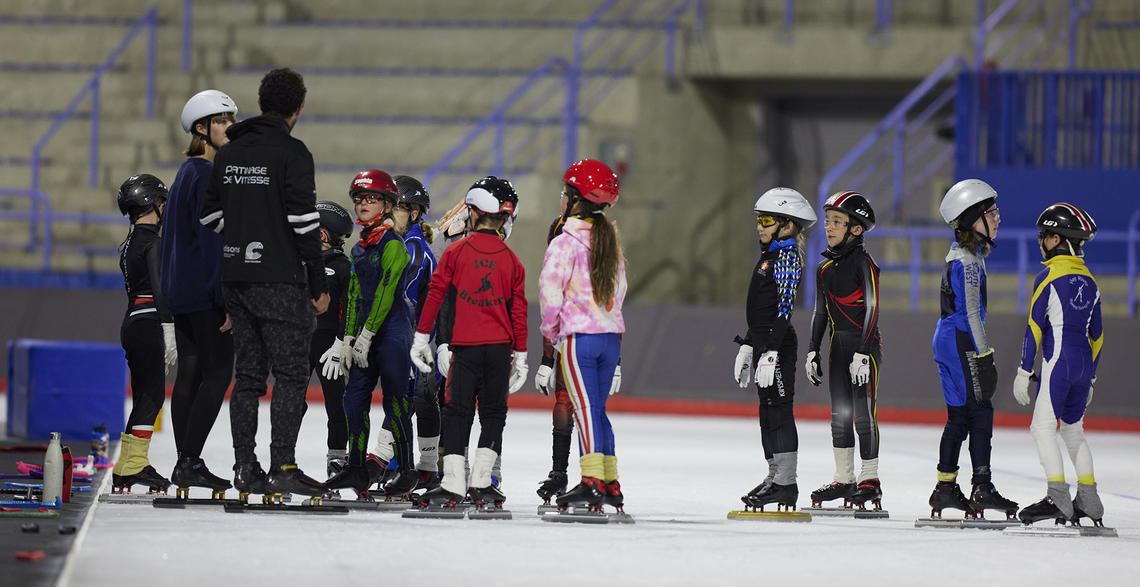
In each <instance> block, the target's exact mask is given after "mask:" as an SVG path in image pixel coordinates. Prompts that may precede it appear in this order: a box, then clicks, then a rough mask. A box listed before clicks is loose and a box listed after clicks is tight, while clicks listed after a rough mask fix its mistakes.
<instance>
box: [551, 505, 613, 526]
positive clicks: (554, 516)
mask: <svg viewBox="0 0 1140 587" xmlns="http://www.w3.org/2000/svg"><path fill="white" fill-rule="evenodd" d="M539 515H540V516H541V517H542V521H544V522H569V523H579V524H632V523H634V520H633V516H631V515H629V514H627V513H625V512H624V511H621V510H618V511H614V512H606V511H604V510H602V507H601V506H588V505H581V506H566V507H557V506H556V507H555V508H554V510H553V511H547V512H546V513H540V514H539Z"/></svg>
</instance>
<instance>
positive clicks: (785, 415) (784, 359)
mask: <svg viewBox="0 0 1140 587" xmlns="http://www.w3.org/2000/svg"><path fill="white" fill-rule="evenodd" d="M753 211H755V212H756V232H757V233H759V235H760V244H761V246H763V248H764V251H763V252H762V253H761V254H760V260H759V261H757V262H756V268H755V269H754V270H753V271H752V281H751V282H750V283H749V285H748V298H747V305H746V307H745V315H746V317H747V320H748V332H747V334H746V335H745V336H744V338H741V337H739V336H737V337H736V342H737V343H739V344H740V350H739V351H738V352H737V354H736V362H735V364H734V365H733V372H732V374H733V378H735V379H736V382H737V384H739V385H740V387H741V388H742V389H743V388H746V387H748V383H749V381H750V380H751V379H752V374H753V373H754V374H755V381H756V390H757V393H758V394H759V399H760V408H759V419H760V441H761V444H762V445H763V447H764V458H765V459H767V461H768V477H767V478H765V479H764V481H763V482H762V483H760V484H759V485H757V486H756V487H755V488H753V489H752V491H749V492H748V493H747V494H746V495H744V496H743V497H741V498H740V500H741V501H743V502H744V505H746V506H748V507H753V508H762V507H764V506H765V505H767V504H769V503H776V504H777V506H776V507H777V508H779V507H780V506H784V507H787V508H794V507H795V506H796V499H798V498H799V488H798V487H797V486H796V465H797V454H796V453H797V451H798V450H799V437H798V435H797V434H796V421H795V417H794V415H793V414H792V402H793V400H794V394H795V389H796V353H797V352H798V349H797V348H796V345H797V340H796V330H795V328H793V327H792V324H791V318H792V310H793V308H794V307H795V299H796V288H797V287H799V284H800V276H801V274H802V272H803V262H804V258H803V255H804V253H803V247H804V242H805V236H804V231H806V230H808V229H810V228H811V227H812V226H814V225H815V221H816V214H815V210H813V209H812V206H811V204H808V202H807V200H806V199H804V197H803V196H802V195H801V194H800V193H799V192H797V191H796V190H793V189H790V188H783V187H777V188H772V189H770V190H768V191H766V192H764V193H763V194H761V195H760V197H759V198H758V199H757V200H756V204H755V205H754V206H753Z"/></svg>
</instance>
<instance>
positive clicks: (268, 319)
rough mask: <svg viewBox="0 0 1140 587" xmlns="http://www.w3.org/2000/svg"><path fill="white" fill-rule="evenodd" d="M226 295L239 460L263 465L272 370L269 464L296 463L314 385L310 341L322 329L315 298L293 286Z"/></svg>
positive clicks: (230, 286)
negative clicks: (260, 424)
mask: <svg viewBox="0 0 1140 587" xmlns="http://www.w3.org/2000/svg"><path fill="white" fill-rule="evenodd" d="M222 291H223V293H224V294H225V297H226V311H227V312H229V315H230V321H231V322H232V323H233V326H234V365H235V375H236V377H235V383H234V391H233V393H232V394H231V395H230V428H231V430H232V432H233V438H234V460H235V461H236V463H237V464H242V463H250V462H255V461H257V455H256V454H254V447H255V446H256V445H257V440H256V438H257V406H258V400H259V399H260V398H261V396H263V395H265V392H266V387H265V386H266V380H267V379H268V377H269V372H270V369H272V371H273V378H274V384H273V399H272V400H271V402H270V405H269V422H270V425H271V426H272V432H271V434H270V442H269V463H270V467H271V468H272V467H279V466H281V465H289V464H294V463H296V457H295V455H294V450H295V449H296V446H297V433H298V431H299V430H300V428H301V417H302V416H303V415H304V413H305V391H306V390H307V388H308V385H309V362H308V354H309V338H310V337H311V336H312V334H313V330H315V329H316V314H315V312H314V310H313V304H312V300H311V299H310V298H309V295H308V292H307V291H306V290H305V288H303V287H302V286H299V285H295V284H287V283H227V284H224V285H223V286H222Z"/></svg>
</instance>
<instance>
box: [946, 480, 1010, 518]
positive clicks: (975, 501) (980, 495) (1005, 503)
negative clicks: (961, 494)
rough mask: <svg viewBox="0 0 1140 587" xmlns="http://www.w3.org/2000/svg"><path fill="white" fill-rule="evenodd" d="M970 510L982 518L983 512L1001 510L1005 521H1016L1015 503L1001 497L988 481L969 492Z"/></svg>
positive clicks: (975, 486)
mask: <svg viewBox="0 0 1140 587" xmlns="http://www.w3.org/2000/svg"><path fill="white" fill-rule="evenodd" d="M931 499H933V498H931ZM970 509H972V510H974V513H975V515H976V516H979V517H982V518H984V517H985V510H1001V511H1003V512H1005V519H1006V520H1016V519H1017V502H1016V501H1012V500H1008V499H1006V498H1004V497H1002V495H1001V494H1000V493H998V490H997V489H996V488H994V484H993V483H991V482H989V481H986V482H984V483H978V484H976V485H974V489H973V491H971V492H970Z"/></svg>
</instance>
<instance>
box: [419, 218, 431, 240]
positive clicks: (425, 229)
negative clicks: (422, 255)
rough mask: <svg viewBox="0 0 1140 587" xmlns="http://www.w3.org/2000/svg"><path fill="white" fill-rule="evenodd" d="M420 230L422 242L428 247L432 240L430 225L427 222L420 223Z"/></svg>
mask: <svg viewBox="0 0 1140 587" xmlns="http://www.w3.org/2000/svg"><path fill="white" fill-rule="evenodd" d="M420 230H421V231H422V232H423V233H424V240H426V241H427V242H428V244H429V245H430V244H431V239H432V230H431V225H430V224H428V223H427V222H420Z"/></svg>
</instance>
